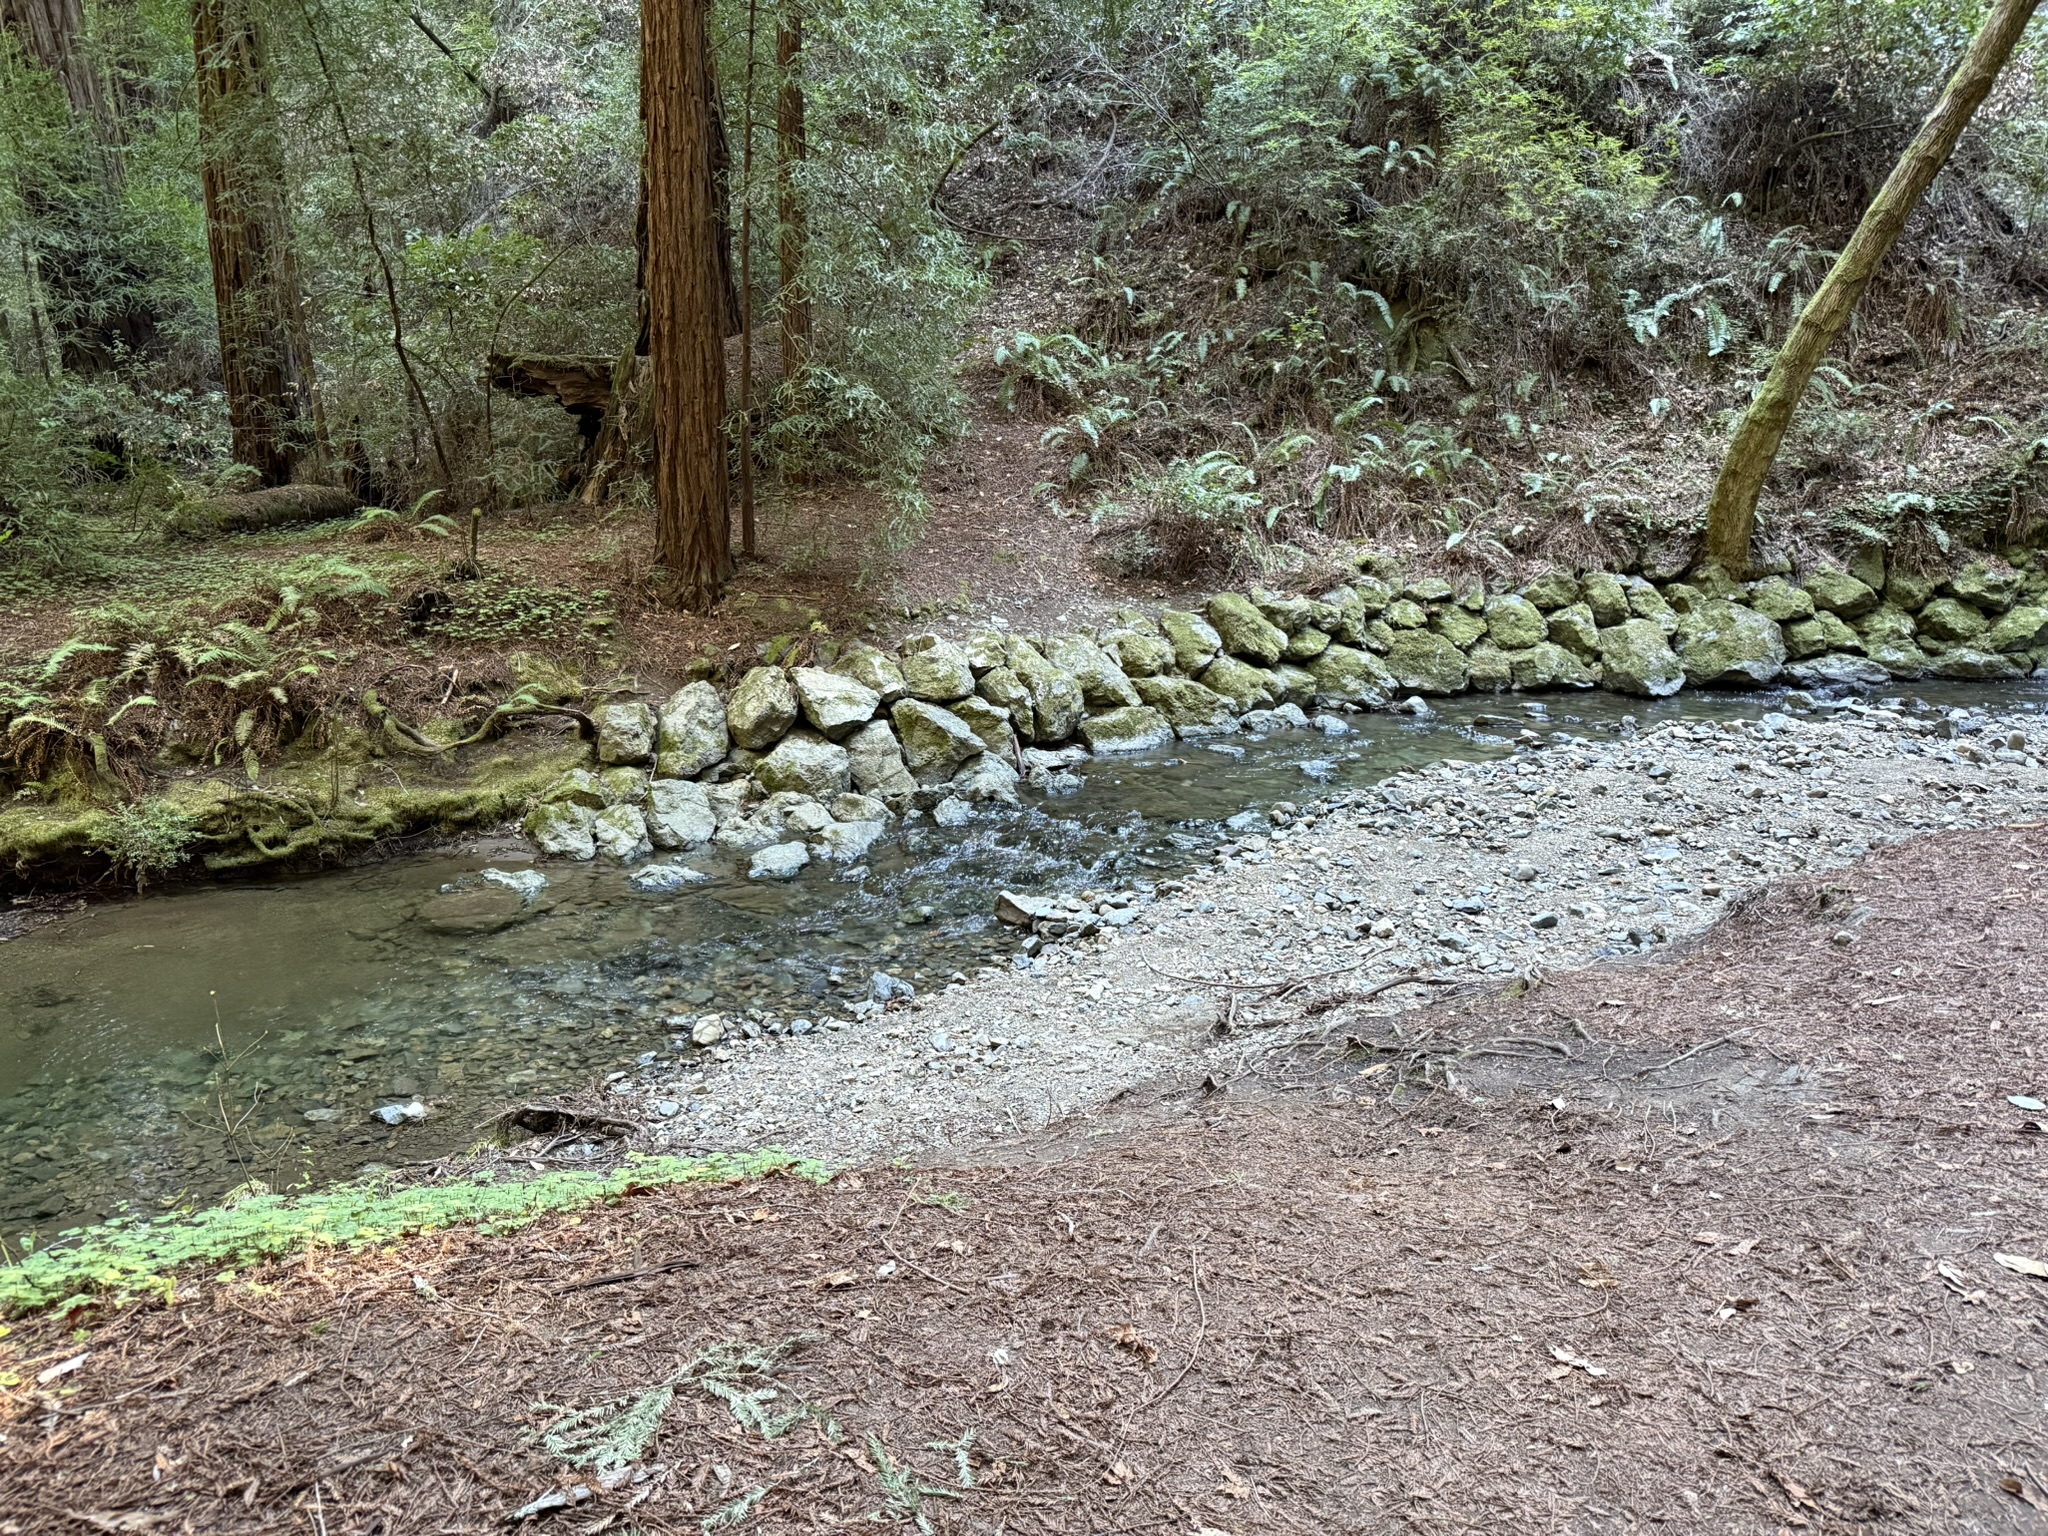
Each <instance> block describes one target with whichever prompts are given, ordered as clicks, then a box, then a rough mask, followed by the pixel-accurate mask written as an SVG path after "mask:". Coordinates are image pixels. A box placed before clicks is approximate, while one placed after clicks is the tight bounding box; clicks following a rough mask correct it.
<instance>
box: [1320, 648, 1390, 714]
mask: <svg viewBox="0 0 2048 1536" xmlns="http://www.w3.org/2000/svg"><path fill="white" fill-rule="evenodd" d="M1308 671H1309V675H1310V676H1311V677H1312V678H1314V679H1315V685H1316V691H1315V699H1316V701H1317V702H1318V703H1321V704H1326V705H1327V704H1340V705H1349V706H1351V707H1354V708H1358V709H1377V708H1379V707H1380V706H1381V705H1383V704H1385V703H1386V702H1387V701H1388V700H1389V699H1390V698H1392V697H1393V694H1394V689H1395V687H1396V686H1397V685H1396V683H1395V681H1394V674H1393V673H1391V672H1389V671H1388V670H1387V669H1386V667H1385V666H1384V665H1383V664H1382V663H1381V661H1380V659H1379V658H1378V657H1377V656H1375V655H1373V654H1372V653H1371V652H1370V651H1362V650H1357V649H1354V648H1353V647H1351V646H1348V645H1332V646H1330V647H1329V648H1328V649H1327V650H1325V651H1324V652H1323V653H1322V654H1321V655H1320V656H1317V657H1314V658H1313V659H1312V660H1311V661H1310V662H1309V664H1308Z"/></svg>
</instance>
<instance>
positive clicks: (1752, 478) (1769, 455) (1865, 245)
mask: <svg viewBox="0 0 2048 1536" xmlns="http://www.w3.org/2000/svg"><path fill="white" fill-rule="evenodd" d="M2040 3H2041V0H1996V3H1995V4H1994V5H1993V6H1992V9H1991V12H1990V14H1989V15H1988V16H1986V17H1985V18H1984V24H1983V26H1982V27H1980V28H1979V29H1978V32H1977V35H1976V37H1974V38H1973V39H1971V41H1970V46H1969V49H1968V50H1967V51H1966V52H1965V53H1964V54H1963V59H1962V62H1961V63H1960V64H1958V65H1957V66H1956V72H1955V74H1954V75H1953V76H1951V77H1950V79H1949V82H1948V86H1947V88H1946V89H1944V90H1943V91H1942V93H1941V99H1940V100H1939V101H1938V102H1936V103H1935V106H1934V110H1933V111H1932V112H1930V113H1929V114H1928V116H1927V121H1926V122H1925V123H1923V124H1921V126H1920V132H1919V133H1918V134H1916V135H1915V136H1914V138H1913V142H1912V143H1911V144H1909V145H1907V146H1906V152H1905V154H1904V155H1903V156H1901V157H1900V159H1899V163H1898V165H1896V166H1895V167H1894V168H1893V169H1892V173H1891V175H1890V176H1888V177H1886V178H1885V183H1884V185H1883V186H1882V187H1880V188H1879V189H1878V193H1877V196H1876V197H1875V198H1873V199H1872V200H1871V203H1870V206H1869V208H1867V209H1865V210H1864V214H1863V220H1862V222H1861V223H1859V224H1858V225H1857V226H1856V233H1855V234H1853V235H1851V236H1850V237H1849V243H1848V244H1847V245H1846V246H1844V247H1843V248H1842V254H1841V255H1840V256H1839V257H1837V258H1836V260H1835V264H1834V267H1833V268H1832V269H1831V270H1830V271H1829V273H1828V275H1827V277H1826V279H1825V280H1824V281H1823V282H1822V283H1821V285H1820V287H1819V288H1818V289H1816V290H1815V292H1814V295H1813V297H1812V298H1811V299H1809V300H1808V301H1807V304H1806V308H1805V309H1804V310H1802V311H1801V312H1800V315H1799V320H1798V323H1797V324H1795V325H1794V326H1793V327H1792V334H1791V335H1790V336H1788V337H1786V338H1785V345H1784V346H1783V347H1781V348H1780V349H1779V351H1778V356H1777V358H1776V360H1775V361H1773V362H1772V364H1771V371H1770V373H1769V374H1768V375H1767V376H1766V377H1765V379H1764V383H1763V388H1762V389H1760V390H1758V391H1757V396H1756V399H1755V400H1753V401H1752V402H1751V403H1750V407H1749V410H1748V411H1747V412H1746V413H1744V415H1743V418H1742V424H1741V425H1740V426H1738V427H1737V428H1736V429H1735V440H1734V441H1733V442H1732V443H1730V444H1729V446H1728V457H1727V458H1726V459H1725V460H1724V461H1723V462H1722V465H1721V475H1720V479H1719V480H1718V481H1717V482H1716V483H1715V486H1714V499H1713V500H1712V502H1710V503H1709V504H1708V506H1707V557H1708V558H1709V559H1710V560H1712V561H1714V562H1715V563H1716V564H1718V565H1720V566H1721V567H1722V568H1723V569H1724V570H1726V571H1728V572H1729V573H1731V574H1733V575H1737V576H1740V575H1742V574H1744V573H1746V572H1747V570H1748V568H1749V555H1750V544H1751V541H1752V538H1753V537H1754V534H1755V531H1756V502H1757V496H1758V495H1759V493H1760V492H1761V491H1762V490H1763V484H1764V478H1765V477H1766V476H1767V475H1768V474H1769V473H1770V471H1771V464H1772V462H1773V461H1774V460H1775V459H1776V458H1777V456H1778V446H1779V444H1780V443H1782V442H1783V441H1784V438H1785V431H1786V428H1788V427H1789V426H1790V425H1791V424H1792V413H1793V411H1794V410H1796V409H1797V408H1798V405H1799V397H1800V396H1801V395H1803V394H1804V393H1805V392H1806V386H1807V383H1808V381H1809V380H1811V379H1812V377H1813V371H1814V369H1815V368H1817V367H1819V366H1820V361H1821V359H1822V358H1823V357H1825V356H1827V352H1828V348H1829V347H1831V346H1833V345H1834V342H1835V338H1836V337H1838V336H1840V335H1841V334H1842V331H1843V328H1844V327H1846V326H1847V325H1848V323H1849V316H1850V314H1851V313H1852V312H1853V311H1854V310H1855V308H1856V304H1857V301H1858V300H1859V299H1861V298H1862V297H1863V292H1864V290H1865V289H1866V288H1868V287H1869V286H1870V282H1871V279H1872V278H1873V277H1875V276H1876V275H1877V269H1878V267H1879V265H1880V264H1882V263H1883V261H1884V258H1885V257H1886V255H1887V254H1889V252H1890V251H1891V248H1892V246H1893V245H1894V244H1895V243H1896V242H1897V241H1898V238H1899V233H1900V231H1901V230H1903V229H1904V228H1905V227H1906V220H1907V219H1908V218H1909V217H1910V216H1911V215H1912V212H1913V209H1914V208H1915V207H1916V206H1918V204H1919V202H1920V199H1921V197H1922V196H1923V195H1924V194H1925V193H1926V191H1927V188H1928V187H1929V186H1930V185H1931V184H1932V183H1933V181H1934V178H1935V176H1936V175H1937V174H1939V172H1940V171H1941V168H1942V166H1943V165H1944V164H1945V163H1946V162H1947V160H1948V157H1949V155H1950V153H1951V152H1952V151H1953V150H1954V149H1955V147H1956V140H1957V139H1959V138H1960V137H1961V136H1962V132H1963V129H1964V128H1966V127H1967V126H1968V125H1969V122H1970V118H1971V117H1972V116H1973V115H1974V114H1975V113H1976V111H1977V108H1978V107H1980V106H1981V105H1983V102H1984V98H1985V97H1986V96H1988V95H1989V94H1990V93H1991V87H1992V85H1993V83H1994V82H1995V81H1996V80H1997V79H1998V73H1999V71H2000V70H2001V69H2003V68H2004V67H2005V62H2006V60H2007V59H2009V58H2010V57H2011V56H2012V51H2013V48H2014V47H2015V46H2016V45H2017V44H2018V42H2019V40H2020V34H2021V33H2022V32H2024V31H2025V30H2026V26H2027V22H2028V21H2029V20H2030V19H2031V18H2032V16H2033V14H2034V11H2035V9H2036V8H2037V7H2038V6H2039V5H2040Z"/></svg>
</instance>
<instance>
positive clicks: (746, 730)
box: [725, 667, 797, 752]
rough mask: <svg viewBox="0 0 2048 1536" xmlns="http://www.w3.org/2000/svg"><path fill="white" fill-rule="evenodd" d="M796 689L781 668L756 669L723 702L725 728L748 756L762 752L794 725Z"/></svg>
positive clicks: (742, 679) (741, 680)
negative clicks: (745, 750)
mask: <svg viewBox="0 0 2048 1536" xmlns="http://www.w3.org/2000/svg"><path fill="white" fill-rule="evenodd" d="M796 709H797V705H796V688H795V687H794V686H793V685H792V684H791V683H790V680H789V674H788V673H787V672H785V671H783V670H782V668H780V667H755V668H754V669H753V670H751V671H750V672H748V673H747V675H746V676H745V677H743V678H741V679H740V685H739V687H737V688H735V689H733V691H732V697H731V698H729V699H727V700H726V701H725V725H726V729H727V730H728V731H730V732H731V733H732V739H733V740H734V741H736V742H738V743H739V744H740V745H741V746H743V747H745V748H746V749H747V750H748V751H750V752H765V751H767V750H768V748H770V747H772V746H774V745H775V743H776V742H778V741H780V740H781V739H782V736H783V733H784V732H786V731H787V730H788V729H789V728H790V727H791V726H792V725H795V724H796Z"/></svg>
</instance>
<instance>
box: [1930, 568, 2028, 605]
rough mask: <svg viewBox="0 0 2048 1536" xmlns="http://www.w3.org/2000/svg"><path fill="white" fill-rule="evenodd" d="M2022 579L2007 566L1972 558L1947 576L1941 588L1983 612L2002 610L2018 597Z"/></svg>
mask: <svg viewBox="0 0 2048 1536" xmlns="http://www.w3.org/2000/svg"><path fill="white" fill-rule="evenodd" d="M2023 580H2024V578H2023V577H2022V576H2021V575H2020V573H2019V572H2018V571H2016V570H2014V569H2012V567H2010V566H2006V565H1993V564H1991V562H1989V561H1988V560H1973V561H1971V562H1970V564H1968V565H1966V566H1964V567H1963V568H1962V569H1961V570H1960V571H1957V572H1956V573H1955V575H1953V576H1951V577H1950V578H1949V579H1948V580H1947V581H1946V582H1945V583H1944V584H1943V586H1942V590H1943V591H1945V592H1946V593H1948V595H1949V596H1950V597H1954V598H1960V599H1961V600H1962V601H1963V602H1966V603H1968V604H1970V605H1971V606H1972V607H1973V608H1981V609H1983V610H1984V612H1986V613H2003V612H2005V610H2006V609H2008V608H2010V607H2011V606H2012V605H2013V603H2014V602H2015V601H2016V600H2017V599H2018V597H2019V595H2020V584H2021V582H2022V581H2023Z"/></svg>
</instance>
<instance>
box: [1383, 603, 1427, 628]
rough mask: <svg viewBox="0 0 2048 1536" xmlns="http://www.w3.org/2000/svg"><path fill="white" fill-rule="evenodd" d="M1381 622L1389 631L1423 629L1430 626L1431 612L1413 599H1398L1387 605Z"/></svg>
mask: <svg viewBox="0 0 2048 1536" xmlns="http://www.w3.org/2000/svg"><path fill="white" fill-rule="evenodd" d="M1380 621H1381V622H1382V623H1384V624H1385V625H1386V626H1387V627H1388V628H1389V629H1394V630H1401V629H1423V628H1426V627H1427V626H1428V624H1429V610H1428V609H1427V608H1425V607H1423V606H1422V604H1420V603H1418V602H1416V601H1415V599H1413V598H1412V597H1397V598H1395V599H1394V600H1393V601H1392V602H1391V603H1389V604H1387V611H1386V612H1385V613H1383V614H1381V615H1380Z"/></svg>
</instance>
